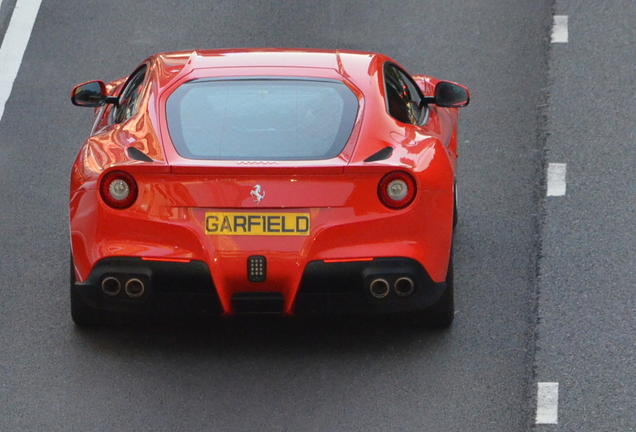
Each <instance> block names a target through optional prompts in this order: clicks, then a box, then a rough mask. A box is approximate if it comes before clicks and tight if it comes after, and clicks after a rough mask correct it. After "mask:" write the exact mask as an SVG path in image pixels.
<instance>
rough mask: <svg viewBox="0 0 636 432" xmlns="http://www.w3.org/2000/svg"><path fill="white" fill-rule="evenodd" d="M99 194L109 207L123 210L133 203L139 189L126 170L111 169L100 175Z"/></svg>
mask: <svg viewBox="0 0 636 432" xmlns="http://www.w3.org/2000/svg"><path fill="white" fill-rule="evenodd" d="M99 194H100V196H101V197H102V200H104V202H105V203H106V204H107V205H108V206H109V207H112V208H115V209H120V210H123V209H127V208H128V207H130V206H131V205H133V204H134V203H135V201H136V200H137V195H138V194H139V189H138V187H137V182H136V181H135V179H134V178H133V176H131V175H130V174H128V173H127V172H124V171H111V172H109V173H107V174H106V175H104V177H102V180H101V182H100V184H99Z"/></svg>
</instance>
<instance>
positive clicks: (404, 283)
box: [393, 276, 415, 297]
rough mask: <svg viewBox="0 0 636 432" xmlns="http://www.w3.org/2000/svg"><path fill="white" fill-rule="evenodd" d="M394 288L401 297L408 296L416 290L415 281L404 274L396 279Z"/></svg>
mask: <svg viewBox="0 0 636 432" xmlns="http://www.w3.org/2000/svg"><path fill="white" fill-rule="evenodd" d="M393 289H394V290H395V293H396V294H397V295H399V296H400V297H406V296H409V295H411V294H413V291H415V283H414V282H413V279H411V278H410V277H406V276H403V277H401V278H399V279H397V280H396V281H395V283H394V284H393Z"/></svg>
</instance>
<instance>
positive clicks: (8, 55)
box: [0, 0, 42, 120]
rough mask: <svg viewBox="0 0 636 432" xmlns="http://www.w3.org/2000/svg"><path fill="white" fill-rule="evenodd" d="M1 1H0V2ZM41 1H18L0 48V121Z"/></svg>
mask: <svg viewBox="0 0 636 432" xmlns="http://www.w3.org/2000/svg"><path fill="white" fill-rule="evenodd" d="M0 1H1V0H0ZM40 3H42V0H18V1H17V3H16V5H15V8H14V9H13V14H12V15H11V22H10V23H9V27H8V28H7V32H6V33H5V35H4V39H3V40H2V47H0V65H2V66H1V67H0V120H2V115H3V114H4V106H5V104H6V103H7V100H9V95H11V89H12V88H13V82H14V81H15V78H16V77H17V76H18V70H20V64H21V63H22V57H23V56H24V51H26V47H27V44H28V43H29V38H30V37H31V30H33V24H34V23H35V17H36V16H37V15H38V10H39V9H40Z"/></svg>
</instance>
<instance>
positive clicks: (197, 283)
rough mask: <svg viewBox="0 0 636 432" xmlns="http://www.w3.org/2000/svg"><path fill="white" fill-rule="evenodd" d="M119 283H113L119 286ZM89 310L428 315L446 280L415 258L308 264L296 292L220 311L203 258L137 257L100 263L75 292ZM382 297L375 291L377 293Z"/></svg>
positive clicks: (240, 298)
mask: <svg viewBox="0 0 636 432" xmlns="http://www.w3.org/2000/svg"><path fill="white" fill-rule="evenodd" d="M108 278H110V280H111V281H112V280H113V279H115V280H116V281H117V282H118V283H119V286H121V287H122V288H121V289H120V290H119V291H118V292H117V293H113V291H111V292H110V293H105V292H104V290H103V289H102V283H103V281H104V280H105V279H108ZM131 279H136V280H138V281H141V283H142V284H143V286H144V290H143V293H142V294H141V295H139V296H138V297H131V296H130V295H129V294H128V293H127V292H126V290H125V288H124V287H125V286H126V284H127V282H128V281H129V280H131ZM400 279H401V280H402V281H405V280H407V279H408V280H411V281H412V282H413V287H412V288H413V289H412V292H408V293H405V292H404V291H403V290H402V291H401V292H400V290H399V289H396V282H397V281H398V280H400ZM378 280H382V281H384V282H386V285H384V282H381V285H382V286H386V287H387V290H386V294H385V293H381V294H383V295H382V296H381V298H378V296H377V295H375V296H374V295H373V294H372V292H371V290H370V287H371V284H372V283H373V282H374V281H378ZM114 283H115V285H117V283H116V282H114ZM73 289H74V290H76V292H77V293H78V294H79V295H80V297H81V299H82V300H83V301H84V302H85V303H86V304H87V305H88V306H90V307H92V308H95V309H100V310H106V311H113V312H124V313H133V314H160V315H162V314H191V313H195V314H199V313H201V314H212V315H221V314H225V315H233V314H242V313H283V312H284V310H285V309H284V304H285V303H288V301H286V299H287V300H289V298H288V297H289V296H293V299H292V304H293V307H292V309H291V314H293V315H297V316H306V315H329V314H391V313H400V312H408V311H415V310H423V309H426V308H427V307H429V306H431V305H433V304H434V303H436V302H437V300H438V299H439V298H440V297H441V296H442V294H443V293H444V291H445V289H446V283H444V282H442V283H435V282H433V281H432V280H431V278H430V277H429V275H428V274H427V272H426V271H425V269H424V268H423V267H422V265H421V264H420V263H418V262H417V261H415V260H413V259H410V258H402V257H392V258H376V259H373V260H365V261H350V262H324V261H311V262H309V263H308V264H307V265H306V266H305V269H304V271H303V275H302V279H301V282H300V285H299V286H298V287H286V286H285V287H284V286H282V287H281V289H280V291H278V292H272V291H267V292H263V291H254V290H252V291H248V292H246V291H240V289H239V290H235V291H234V292H233V294H232V295H231V299H232V301H231V304H230V307H225V308H224V307H223V306H222V302H221V301H220V295H223V294H224V293H219V292H218V291H217V287H216V286H215V284H214V282H213V275H211V273H210V270H209V267H208V265H207V264H206V263H205V262H203V261H189V262H170V261H146V260H143V259H141V258H138V257H111V258H105V259H102V260H100V261H99V262H98V263H97V264H96V265H95V267H94V268H93V269H92V271H91V273H90V275H89V277H88V279H87V280H86V281H84V282H81V283H76V284H75V285H74V287H73ZM376 294H377V293H376Z"/></svg>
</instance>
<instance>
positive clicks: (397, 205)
mask: <svg viewBox="0 0 636 432" xmlns="http://www.w3.org/2000/svg"><path fill="white" fill-rule="evenodd" d="M416 189H417V186H416V184H415V179H414V178H413V176H411V175H410V174H408V173H407V172H404V171H393V172H391V173H389V174H387V175H385V176H384V177H382V180H380V184H379V185H378V196H379V197H380V201H382V204H384V205H385V206H387V207H389V208H392V209H396V210H397V209H402V208H404V207H406V206H408V205H409V204H411V203H412V202H413V200H414V199H415V191H416Z"/></svg>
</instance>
